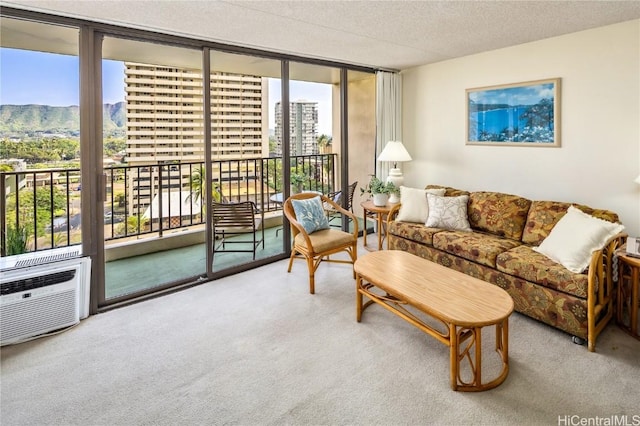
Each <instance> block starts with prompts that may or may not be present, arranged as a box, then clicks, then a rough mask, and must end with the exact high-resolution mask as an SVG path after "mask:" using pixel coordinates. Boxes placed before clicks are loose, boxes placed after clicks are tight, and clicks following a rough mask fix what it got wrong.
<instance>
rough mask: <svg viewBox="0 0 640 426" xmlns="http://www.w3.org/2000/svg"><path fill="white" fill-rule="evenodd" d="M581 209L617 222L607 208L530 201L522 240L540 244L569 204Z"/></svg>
mask: <svg viewBox="0 0 640 426" xmlns="http://www.w3.org/2000/svg"><path fill="white" fill-rule="evenodd" d="M571 205H573V206H574V207H576V208H578V209H580V210H582V211H583V212H585V213H586V214H588V215H591V216H594V217H597V218H600V219H603V220H606V221H609V222H614V223H617V222H619V219H618V215H617V214H616V213H614V212H612V211H609V210H601V209H594V208H591V207H588V206H584V205H581V204H573V203H565V202H560V201H534V202H532V203H531V208H530V209H529V215H528V216H527V223H526V224H525V227H524V233H523V234H522V242H523V243H525V244H530V245H534V246H537V245H540V243H542V241H543V240H544V239H545V238H547V236H548V235H549V233H550V232H551V230H552V229H553V227H554V226H555V225H556V223H558V221H559V220H560V219H561V218H562V217H563V216H564V215H565V214H566V213H567V209H568V208H569V206H571Z"/></svg>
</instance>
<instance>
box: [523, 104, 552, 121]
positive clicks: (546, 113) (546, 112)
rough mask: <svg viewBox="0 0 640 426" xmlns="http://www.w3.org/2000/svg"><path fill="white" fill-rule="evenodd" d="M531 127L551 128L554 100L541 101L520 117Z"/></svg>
mask: <svg viewBox="0 0 640 426" xmlns="http://www.w3.org/2000/svg"><path fill="white" fill-rule="evenodd" d="M520 118H521V119H525V120H526V125H527V126H529V127H549V125H550V124H551V123H553V98H548V99H541V100H540V102H538V103H537V104H535V105H531V106H530V107H529V108H527V110H526V111H525V112H523V113H522V115H521V116H520Z"/></svg>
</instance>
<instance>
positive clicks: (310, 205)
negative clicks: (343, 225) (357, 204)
mask: <svg viewBox="0 0 640 426" xmlns="http://www.w3.org/2000/svg"><path fill="white" fill-rule="evenodd" d="M316 198H319V200H315V199H316ZM327 204H329V205H331V206H332V208H334V209H335V210H336V211H337V212H339V213H341V214H344V215H346V216H347V217H349V218H350V219H351V220H353V225H354V226H353V228H354V229H353V232H344V231H342V230H338V229H333V228H331V227H329V222H328V220H327V217H326V216H325V213H324V210H323V205H327ZM282 208H283V212H284V215H285V216H286V218H287V219H288V220H289V223H290V224H291V234H292V237H293V242H292V247H291V257H290V258H289V269H288V270H287V272H291V267H292V266H293V260H294V259H295V258H302V259H305V260H306V262H307V267H308V268H309V293H311V294H314V293H315V272H316V270H317V269H318V266H320V263H321V262H323V261H325V262H335V263H350V264H351V265H352V267H351V270H352V273H353V277H354V278H355V271H354V270H353V264H354V263H355V261H356V259H357V258H358V249H357V245H358V221H357V220H355V219H356V217H355V215H354V214H353V213H352V212H350V211H348V210H346V209H344V208H342V207H341V206H340V205H338V204H337V203H336V202H335V201H333V200H332V199H331V198H329V197H327V196H326V195H318V194H313V193H301V194H295V195H292V196H290V197H289V198H288V199H287V200H286V201H285V202H284V205H283V206H282ZM296 208H297V209H298V211H299V213H300V212H303V213H302V215H301V217H298V215H297V214H296ZM310 224H311V225H310ZM340 252H346V253H347V254H348V255H349V260H343V259H331V258H330V257H329V256H330V255H332V254H336V253H340Z"/></svg>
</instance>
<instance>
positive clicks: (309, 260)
mask: <svg viewBox="0 0 640 426" xmlns="http://www.w3.org/2000/svg"><path fill="white" fill-rule="evenodd" d="M307 267H308V268H309V293H311V294H315V292H316V281H315V275H316V268H314V266H313V258H311V257H307Z"/></svg>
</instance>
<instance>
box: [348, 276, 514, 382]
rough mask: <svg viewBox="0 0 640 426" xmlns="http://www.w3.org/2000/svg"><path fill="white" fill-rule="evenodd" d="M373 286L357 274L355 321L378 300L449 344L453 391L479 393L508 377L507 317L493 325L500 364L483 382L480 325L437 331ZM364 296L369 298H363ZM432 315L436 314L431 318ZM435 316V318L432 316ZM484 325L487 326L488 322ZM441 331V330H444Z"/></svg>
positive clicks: (451, 327)
mask: <svg viewBox="0 0 640 426" xmlns="http://www.w3.org/2000/svg"><path fill="white" fill-rule="evenodd" d="M374 287H375V286H374V285H373V284H370V283H365V282H364V280H363V279H362V276H361V275H360V274H356V320H357V321H358V322H360V321H361V320H362V312H363V311H364V310H365V309H366V308H367V307H368V306H370V305H371V304H373V303H377V304H379V305H381V306H383V307H385V308H387V309H388V310H389V311H391V312H393V313H394V314H396V315H398V316H399V317H400V318H402V319H404V320H405V321H407V322H409V323H410V324H413V325H415V326H416V327H418V328H419V329H420V330H422V331H424V332H425V333H427V334H429V335H431V336H433V337H434V338H436V339H437V340H439V341H441V342H442V343H444V344H445V345H448V346H449V358H450V377H451V389H453V390H454V391H465V392H478V391H484V390H489V389H493V388H495V387H496V386H498V385H499V384H501V383H502V382H504V380H505V379H506V378H507V375H508V374H509V317H507V318H505V319H504V320H503V321H502V322H500V323H497V324H494V326H495V328H496V343H495V346H496V352H497V353H498V356H499V357H500V361H501V363H502V366H501V369H500V373H499V375H498V376H497V377H496V378H495V379H493V380H491V381H490V382H487V383H483V382H482V328H483V327H460V326H456V325H455V324H446V323H445V322H444V321H442V320H441V321H442V323H443V324H444V325H446V326H447V327H448V333H447V332H442V333H441V332H438V331H437V330H435V329H434V328H432V327H430V326H429V325H427V324H426V323H424V322H422V321H420V319H419V318H417V317H416V316H414V315H411V314H410V313H409V312H408V311H407V310H406V309H404V308H402V307H401V305H406V302H403V301H402V300H401V299H399V298H398V297H396V296H392V295H389V294H386V295H381V294H376V293H374V292H373V291H372V290H373V289H374ZM363 296H367V297H368V298H369V300H368V301H366V302H364V301H363ZM432 318H435V317H432ZM435 319H438V318H435ZM487 327H490V325H488V326H487ZM445 330H446V328H445ZM443 331H444V330H443ZM465 359H466V360H467V363H468V365H469V369H470V374H465V375H466V376H469V375H470V376H471V378H470V379H468V380H465V379H464V378H463V377H462V372H461V368H460V362H461V361H463V360H465Z"/></svg>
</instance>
